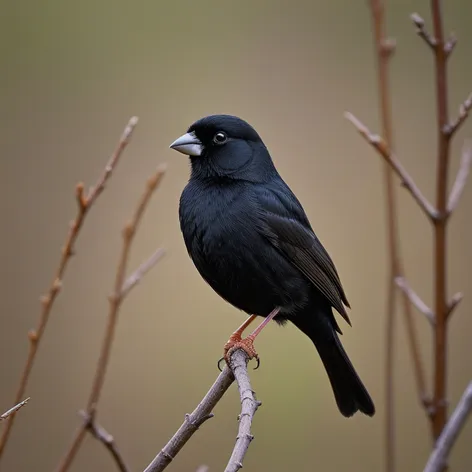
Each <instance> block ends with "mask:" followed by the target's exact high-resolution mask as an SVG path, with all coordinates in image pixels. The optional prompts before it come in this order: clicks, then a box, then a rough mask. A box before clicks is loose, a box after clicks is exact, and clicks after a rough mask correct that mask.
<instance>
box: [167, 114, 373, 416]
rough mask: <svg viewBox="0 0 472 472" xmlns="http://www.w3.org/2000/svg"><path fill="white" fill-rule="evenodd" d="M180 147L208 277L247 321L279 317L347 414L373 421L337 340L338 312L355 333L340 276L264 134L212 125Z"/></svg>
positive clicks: (194, 252)
mask: <svg viewBox="0 0 472 472" xmlns="http://www.w3.org/2000/svg"><path fill="white" fill-rule="evenodd" d="M217 135H218V136H217ZM171 147H174V148H175V149H177V150H179V151H180V152H183V153H185V154H190V160H191V177H190V180H189V182H188V184H187V186H186V187H185V189H184V191H183V193H182V196H181V199H180V207H179V216H180V225H181V230H182V233H183V237H184V240H185V244H186V247H187V250H188V253H189V255H190V257H191V258H192V260H193V262H194V264H195V266H196V268H197V270H198V271H199V272H200V274H201V276H202V277H203V278H204V279H205V280H206V281H207V282H208V284H209V285H210V286H211V287H212V288H213V289H214V290H215V291H216V292H217V293H218V294H219V295H220V296H221V297H223V298H224V299H225V300H227V301H228V302H229V303H231V304H232V305H234V306H235V307H237V308H239V309H240V310H243V311H245V312H246V313H248V314H255V315H260V316H267V315H268V314H269V313H270V312H271V311H272V310H273V309H274V308H276V307H280V308H281V310H280V312H279V314H278V315H277V316H276V318H275V321H277V322H278V323H280V324H283V323H285V322H286V321H291V322H292V323H293V324H294V325H295V326H297V327H298V328H299V329H300V330H301V331H302V332H304V333H305V334H306V335H307V336H308V337H309V338H310V339H311V340H312V341H313V343H314V345H315V347H316V349H317V350H318V352H319V354H320V357H321V360H322V362H323V364H324V366H325V368H326V371H327V373H328V377H329V379H330V382H331V385H332V388H333V391H334V395H335V398H336V402H337V405H338V408H339V410H340V411H341V413H342V414H343V415H344V416H352V415H353V414H354V413H355V412H356V411H358V410H360V411H361V412H363V413H365V414H367V415H370V416H371V415H373V414H374V412H375V408H374V404H373V402H372V400H371V398H370V396H369V394H368V392H367V390H366V389H365V387H364V385H363V384H362V382H361V380H360V379H359V377H358V376H357V374H356V371H355V370H354V367H353V366H352V364H351V362H350V360H349V358H348V356H347V354H346V353H345V351H344V349H343V347H342V345H341V342H340V340H339V338H338V334H337V333H341V330H340V329H339V326H338V324H337V322H336V320H335V318H334V315H333V312H332V308H335V309H336V311H338V312H339V314H341V315H342V316H343V317H344V319H345V320H346V321H347V322H348V323H350V322H349V318H348V315H347V313H346V309H345V306H347V307H349V303H348V301H347V298H346V295H345V293H344V290H343V287H342V285H341V282H340V279H339V275H338V273H337V271H336V268H335V266H334V263H333V261H332V260H331V258H330V256H329V255H328V253H327V252H326V250H325V249H324V247H323V245H322V244H321V242H320V241H319V240H318V238H317V237H316V236H315V234H314V232H313V230H312V228H311V225H310V223H309V221H308V218H307V216H306V214H305V212H304V210H303V208H302V206H301V204H300V203H299V201H298V200H297V198H296V197H295V195H294V194H293V193H292V191H291V190H290V188H289V187H288V186H287V185H286V183H285V182H284V181H283V180H282V178H281V177H280V175H279V174H278V172H277V170H276V169H275V167H274V164H273V162H272V159H271V157H270V155H269V152H268V150H267V148H266V147H265V145H264V143H263V142H262V140H261V139H260V137H259V135H258V134H257V132H256V131H255V130H254V129H253V128H252V127H251V126H250V125H249V124H248V123H246V122H245V121H243V120H241V119H239V118H237V117H233V116H229V115H213V116H209V117H206V118H202V119H201V120H199V121H197V122H195V123H194V124H193V125H192V126H191V127H190V128H189V129H188V133H187V134H186V135H185V136H183V137H182V138H179V140H176V141H175V143H173V145H172V146H171Z"/></svg>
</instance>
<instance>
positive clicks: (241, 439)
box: [225, 349, 261, 472]
mask: <svg viewBox="0 0 472 472" xmlns="http://www.w3.org/2000/svg"><path fill="white" fill-rule="evenodd" d="M248 360H249V358H248V356H247V354H246V353H245V352H244V351H243V350H241V349H239V350H237V351H236V352H235V353H234V354H233V355H232V356H231V369H232V371H233V373H234V376H235V378H236V382H237V383H238V389H239V395H240V397H241V414H240V415H239V428H238V435H237V437H236V444H235V445H234V449H233V452H232V454H231V457H230V459H229V461H228V465H227V466H226V469H225V472H237V471H238V470H239V469H241V468H242V466H243V459H244V456H245V455H246V453H247V450H248V448H249V445H250V444H251V441H252V440H253V439H254V436H253V435H252V434H251V424H252V419H253V418H254V415H255V413H256V411H257V409H258V408H259V406H260V405H261V402H259V401H257V400H256V398H255V395H254V392H253V390H252V387H251V382H250V380H249V375H248V373H247V363H248Z"/></svg>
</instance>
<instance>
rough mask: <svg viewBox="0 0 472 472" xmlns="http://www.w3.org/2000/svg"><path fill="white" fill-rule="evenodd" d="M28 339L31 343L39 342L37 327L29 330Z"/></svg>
mask: <svg viewBox="0 0 472 472" xmlns="http://www.w3.org/2000/svg"><path fill="white" fill-rule="evenodd" d="M28 339H29V341H30V343H31V344H36V343H37V342H38V332H37V331H36V330H35V329H30V330H29V331H28Z"/></svg>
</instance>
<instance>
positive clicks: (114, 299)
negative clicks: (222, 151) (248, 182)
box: [58, 166, 165, 472]
mask: <svg viewBox="0 0 472 472" xmlns="http://www.w3.org/2000/svg"><path fill="white" fill-rule="evenodd" d="M164 172H165V167H164V166H159V167H158V169H157V170H156V172H155V173H154V174H153V175H152V177H151V178H150V179H148V181H147V183H146V189H145V191H144V193H143V195H142V196H141V198H140V200H139V202H138V206H137V208H136V210H135V213H134V215H133V217H132V219H131V221H130V222H129V223H127V224H126V225H125V227H124V229H123V234H122V236H123V246H122V251H121V255H120V259H119V262H118V267H117V270H116V276H115V284H114V291H113V294H112V295H111V296H110V297H109V312H108V321H107V327H106V330H105V335H104V338H103V343H102V347H101V352H100V357H99V359H98V363H97V369H96V372H95V377H94V380H93V384H92V389H91V392H90V395H89V399H88V402H87V407H86V414H87V415H89V416H90V418H91V420H92V421H93V420H94V419H95V414H96V409H97V404H98V400H99V398H100V394H101V391H102V387H103V383H104V380H105V374H106V369H107V366H108V361H109V358H110V352H111V347H112V344H113V338H114V334H115V328H116V325H117V321H118V313H119V309H120V307H121V304H122V302H123V300H124V298H125V295H127V294H128V293H129V290H128V291H124V290H123V288H126V285H127V284H126V283H125V275H126V268H127V265H128V259H129V253H130V250H131V245H132V242H133V239H134V236H135V234H136V230H137V228H138V226H139V223H140V222H141V218H142V216H143V214H144V211H145V209H146V207H147V205H148V203H149V201H150V199H151V197H152V195H153V193H154V191H155V189H156V188H157V186H158V185H159V183H160V181H161V179H162V177H163V175H164ZM153 257H154V258H155V255H154V256H153ZM155 260H156V262H157V259H156V258H155ZM145 264H146V263H145ZM138 270H139V269H138ZM141 272H142V270H141ZM134 279H136V281H138V280H139V277H134V276H133V275H132V276H131V280H134ZM136 283H137V282H136ZM136 283H134V284H133V286H134V285H136ZM130 287H131V284H130ZM85 433H86V423H83V424H82V425H81V427H79V429H78V430H77V432H76V435H75V438H74V440H73V441H72V444H71V446H70V448H69V450H68V452H67V453H66V455H65V456H64V458H63V460H62V461H61V463H60V465H59V467H58V471H60V472H64V471H66V470H67V469H68V468H69V467H70V465H71V464H72V461H73V460H74V458H75V455H76V454H77V452H78V450H79V448H80V446H81V444H82V441H83V439H84V437H85Z"/></svg>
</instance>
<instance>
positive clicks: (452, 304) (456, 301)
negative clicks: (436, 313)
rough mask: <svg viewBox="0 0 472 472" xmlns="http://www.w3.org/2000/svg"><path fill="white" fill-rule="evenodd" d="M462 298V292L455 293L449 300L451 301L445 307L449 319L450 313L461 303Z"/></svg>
mask: <svg viewBox="0 0 472 472" xmlns="http://www.w3.org/2000/svg"><path fill="white" fill-rule="evenodd" d="M463 298H464V294H463V293H462V292H457V293H456V294H454V295H453V297H452V298H451V301H450V302H449V303H448V305H447V316H448V317H449V316H450V315H451V314H452V312H453V311H454V310H455V309H456V308H457V305H459V303H460V302H461V301H462V299H463Z"/></svg>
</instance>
